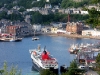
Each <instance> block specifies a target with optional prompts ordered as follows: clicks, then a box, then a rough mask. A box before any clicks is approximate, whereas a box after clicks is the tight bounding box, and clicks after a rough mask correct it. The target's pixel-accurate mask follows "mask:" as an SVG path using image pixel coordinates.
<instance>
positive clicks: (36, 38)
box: [32, 31, 39, 41]
mask: <svg viewBox="0 0 100 75" xmlns="http://www.w3.org/2000/svg"><path fill="white" fill-rule="evenodd" d="M32 40H33V41H34V40H39V38H38V37H36V36H35V31H34V36H33V37H32Z"/></svg>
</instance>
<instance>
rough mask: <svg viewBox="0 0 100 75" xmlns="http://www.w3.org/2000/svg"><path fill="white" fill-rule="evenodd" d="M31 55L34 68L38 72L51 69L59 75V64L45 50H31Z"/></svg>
mask: <svg viewBox="0 0 100 75" xmlns="http://www.w3.org/2000/svg"><path fill="white" fill-rule="evenodd" d="M29 53H30V54H31V59H32V62H33V67H34V69H35V70H36V71H39V72H40V71H41V70H44V69H49V70H51V71H52V72H54V73H56V74H58V62H57V60H56V58H54V57H52V55H50V53H49V52H48V51H47V50H46V49H45V48H44V49H41V48H40V46H38V48H37V49H30V50H29Z"/></svg>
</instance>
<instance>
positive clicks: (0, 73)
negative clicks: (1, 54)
mask: <svg viewBox="0 0 100 75" xmlns="http://www.w3.org/2000/svg"><path fill="white" fill-rule="evenodd" d="M0 75H21V70H18V69H17V67H14V66H12V67H11V69H10V70H8V67H7V63H6V62H5V63H4V65H3V69H2V70H0Z"/></svg>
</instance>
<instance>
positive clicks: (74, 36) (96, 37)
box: [43, 33, 100, 40]
mask: <svg viewBox="0 0 100 75" xmlns="http://www.w3.org/2000/svg"><path fill="white" fill-rule="evenodd" d="M43 34H44V35H49V36H63V37H69V38H89V39H98V40H100V37H99V36H85V35H84V36H83V35H79V34H57V33H43Z"/></svg>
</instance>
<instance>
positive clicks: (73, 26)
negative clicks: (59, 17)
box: [66, 22, 83, 34]
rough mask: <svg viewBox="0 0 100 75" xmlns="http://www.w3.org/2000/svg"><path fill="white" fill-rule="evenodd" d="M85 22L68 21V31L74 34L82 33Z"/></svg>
mask: <svg viewBox="0 0 100 75" xmlns="http://www.w3.org/2000/svg"><path fill="white" fill-rule="evenodd" d="M82 29H83V24H82V23H79V22H76V23H75V22H67V26H66V31H67V32H70V33H72V34H73V33H74V34H81V32H82Z"/></svg>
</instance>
